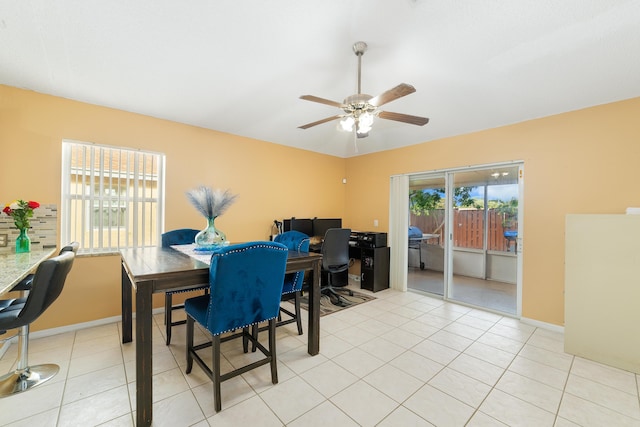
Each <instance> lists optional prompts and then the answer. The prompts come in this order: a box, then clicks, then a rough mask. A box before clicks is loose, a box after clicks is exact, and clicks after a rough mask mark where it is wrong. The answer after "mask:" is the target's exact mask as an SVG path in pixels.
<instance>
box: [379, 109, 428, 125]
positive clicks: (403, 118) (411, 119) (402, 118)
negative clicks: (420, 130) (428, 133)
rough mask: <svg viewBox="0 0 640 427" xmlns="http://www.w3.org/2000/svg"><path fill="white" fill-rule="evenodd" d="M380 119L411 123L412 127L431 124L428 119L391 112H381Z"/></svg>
mask: <svg viewBox="0 0 640 427" xmlns="http://www.w3.org/2000/svg"><path fill="white" fill-rule="evenodd" d="M378 117H380V118H381V119H387V120H395V121H396V122H403V123H410V124H412V125H418V126H424V125H426V124H427V123H429V119H428V118H426V117H418V116H411V115H409V114H402V113H391V112H389V111H380V113H378Z"/></svg>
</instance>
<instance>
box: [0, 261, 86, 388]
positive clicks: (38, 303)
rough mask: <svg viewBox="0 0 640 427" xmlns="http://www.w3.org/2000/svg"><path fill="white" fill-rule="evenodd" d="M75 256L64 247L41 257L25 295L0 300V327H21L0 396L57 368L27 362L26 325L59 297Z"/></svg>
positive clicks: (42, 379) (49, 375) (30, 384)
mask: <svg viewBox="0 0 640 427" xmlns="http://www.w3.org/2000/svg"><path fill="white" fill-rule="evenodd" d="M74 258H75V254H74V253H73V251H67V252H64V253H62V254H61V255H58V256H56V257H54V258H51V259H48V260H46V261H43V262H42V263H41V264H40V265H39V266H38V268H37V270H36V273H35V275H34V276H33V282H32V283H33V286H32V288H31V290H30V291H29V296H28V297H26V298H17V299H11V300H2V301H0V330H9V329H16V328H20V333H19V335H18V367H17V369H16V370H15V371H13V372H9V373H8V374H6V375H4V376H2V377H0V397H6V396H11V395H13V394H15V393H20V392H23V391H26V390H29V389H30V388H33V387H35V386H37V385H39V384H42V383H43V382H45V381H47V380H49V379H51V378H52V377H53V376H54V375H55V374H57V373H58V371H59V370H60V367H59V366H58V365H54V364H44V365H35V366H29V363H28V355H29V325H30V324H31V323H33V322H34V321H35V320H36V319H37V318H38V317H40V315H41V314H42V313H44V311H45V310H46V309H47V308H49V306H50V305H51V304H53V302H54V301H55V300H56V299H57V298H58V296H59V295H60V292H62V288H63V287H64V282H65V280H66V278H67V275H68V274H69V271H70V270H71V266H72V265H73V259H74Z"/></svg>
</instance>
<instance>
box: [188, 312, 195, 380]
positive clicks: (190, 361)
mask: <svg viewBox="0 0 640 427" xmlns="http://www.w3.org/2000/svg"><path fill="white" fill-rule="evenodd" d="M193 324H194V320H193V318H192V317H191V316H189V315H187V370H186V373H187V374H189V373H191V368H193V355H192V354H191V352H192V351H193Z"/></svg>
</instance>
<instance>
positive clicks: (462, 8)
mask: <svg viewBox="0 0 640 427" xmlns="http://www.w3.org/2000/svg"><path fill="white" fill-rule="evenodd" d="M359 40H362V41H365V42H366V43H367V44H368V45H369V49H368V51H367V52H366V53H365V55H364V56H363V58H362V91H363V92H364V93H368V94H370V95H374V96H375V95H378V94H379V93H381V92H383V91H385V90H387V89H390V88H391V87H394V86H396V85H397V84H399V83H409V84H411V85H413V86H415V88H416V89H417V92H416V93H414V94H411V95H408V96H406V97H404V98H401V99H398V100H396V101H393V102H391V103H389V104H386V105H385V106H384V107H383V108H382V109H383V110H385V111H392V112H399V113H406V114H411V115H417V116H425V117H429V118H430V119H431V121H430V122H429V124H427V125H426V126H423V127H420V126H414V125H410V124H404V123H399V122H394V121H389V120H378V121H377V122H376V123H375V124H374V128H373V130H372V131H371V133H370V135H369V137H368V138H363V139H359V140H358V141H357V145H356V144H355V143H354V138H353V135H351V134H348V133H344V132H341V131H338V130H337V127H336V125H337V122H335V121H334V122H329V123H325V124H322V125H318V126H316V127H313V128H310V129H307V130H302V129H298V128H297V127H298V126H300V125H303V124H306V123H309V122H313V121H316V120H319V119H322V118H325V117H329V116H332V115H335V114H339V113H340V110H338V109H337V108H334V107H330V106H327V105H322V104H317V103H313V102H309V101H304V100H301V99H299V96H300V95H305V94H311V95H316V96H319V97H322V98H326V99H331V100H335V101H340V102H341V101H342V100H343V99H344V98H345V97H347V96H348V95H351V94H354V93H356V92H357V87H356V82H357V79H356V74H357V73H356V71H357V57H356V56H355V55H354V53H353V51H352V45H353V43H354V42H356V41H359ZM639 51H640V1H638V0H455V1H452V0H316V1H308V0H271V1H264V0H187V1H185V0H54V1H52V0H0V84H6V85H9V86H15V87H18V88H25V89H30V90H34V91H37V92H41V93H46V94H52V95H56V96H61V97H65V98H69V99H75V100H79V101H83V102H88V103H92V104H98V105H103V106H107V107H113V108H117V109H121V110H126V111H132V112H136V113H140V114H145V115H149V116H153V117H159V118H163V119H168V120H173V121H176V122H181V123H187V124H191V125H195V126H200V127H203V128H209V129H216V130H219V131H223V132H228V133H232V134H236V135H242V136H246V137H251V138H256V139H260V140H265V141H270V142H274V143H277V144H283V145H288V146H294V147H300V148H303V149H307V150H312V151H317V152H320V153H326V154H331V155H335V156H340V157H351V156H354V155H358V154H365V153H371V152H376V151H382V150H387V149H390V148H394V147H400V146H406V145H411V144H417V143H421V142H425V141H430V140H434V139H438V138H443V137H447V136H452V135H459V134H463V133H468V132H473V131H477V130H481V129H487V128H492V127H496V126H500V125H505V124H509V123H516V122H520V121H523V120H528V119H532V118H537V117H543V116H548V115H551V114H557V113H561V112H565V111H571V110H576V109H580V108H584V107H588V106H592V105H598V104H603V103H608V102H612V101H617V100H622V99H628V98H633V97H637V96H640V55H639V54H638V52H639ZM176 143H179V141H176Z"/></svg>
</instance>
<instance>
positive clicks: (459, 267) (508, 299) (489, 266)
mask: <svg viewBox="0 0 640 427" xmlns="http://www.w3.org/2000/svg"><path fill="white" fill-rule="evenodd" d="M521 176H522V165H520V164H515V163H511V164H507V165H497V166H486V167H476V168H464V169H459V170H450V171H443V172H438V173H423V174H416V175H411V176H410V177H409V236H408V263H407V264H408V271H407V288H408V289H412V290H418V291H422V292H429V293H431V294H436V295H441V296H443V298H445V299H448V300H455V301H459V302H462V303H465V304H470V305H473V306H478V307H483V308H487V309H490V310H494V311H498V312H502V313H507V314H513V315H519V314H520V307H519V301H520V300H519V297H518V289H519V288H518V269H519V265H521V260H520V259H519V251H518V241H519V239H521V233H520V236H519V226H521V221H520V218H521V215H520V211H519V206H520V205H521V203H520V188H521V182H519V177H521Z"/></svg>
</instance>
